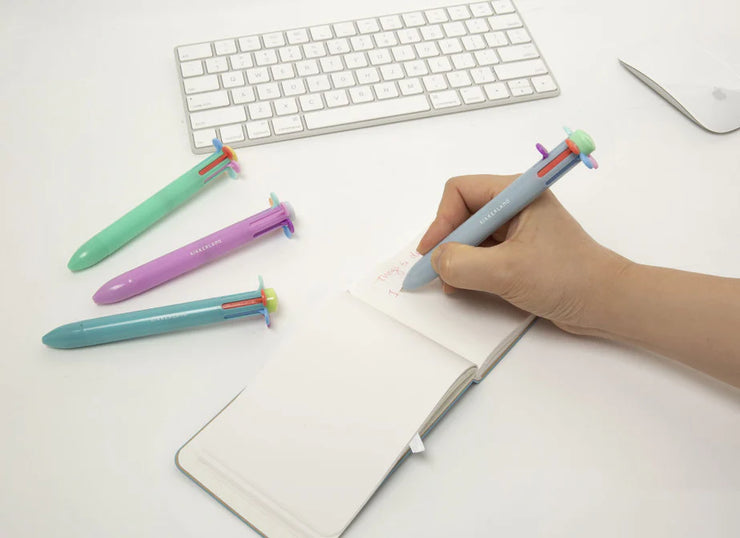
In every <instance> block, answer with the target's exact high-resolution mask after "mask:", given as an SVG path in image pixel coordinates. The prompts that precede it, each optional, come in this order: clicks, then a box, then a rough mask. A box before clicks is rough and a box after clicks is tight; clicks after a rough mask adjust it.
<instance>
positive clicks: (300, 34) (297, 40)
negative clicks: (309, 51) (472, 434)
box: [285, 28, 308, 45]
mask: <svg viewBox="0 0 740 538" xmlns="http://www.w3.org/2000/svg"><path fill="white" fill-rule="evenodd" d="M285 35H286V36H287V38H288V43H290V44H291V45H301V44H303V43H308V32H307V31H306V29H305V28H299V29H298V30H289V31H287V32H286V33H285Z"/></svg>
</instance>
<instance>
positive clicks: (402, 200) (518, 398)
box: [0, 0, 740, 538]
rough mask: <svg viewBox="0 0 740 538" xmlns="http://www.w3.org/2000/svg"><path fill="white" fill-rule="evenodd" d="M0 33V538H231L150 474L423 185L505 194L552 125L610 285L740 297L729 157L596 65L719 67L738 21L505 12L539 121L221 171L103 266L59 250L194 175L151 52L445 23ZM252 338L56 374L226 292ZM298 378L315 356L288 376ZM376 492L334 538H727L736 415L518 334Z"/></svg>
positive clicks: (708, 10) (513, 115)
mask: <svg viewBox="0 0 740 538" xmlns="http://www.w3.org/2000/svg"><path fill="white" fill-rule="evenodd" d="M5 4H6V5H4V6H3V9H2V12H3V14H2V21H0V49H2V50H3V54H2V58H1V59H0V65H2V69H0V77H1V78H0V102H1V103H2V104H0V110H1V116H0V121H1V124H2V128H3V142H2V145H0V162H1V163H2V166H3V173H2V182H0V192H2V194H1V195H0V218H1V219H2V235H3V248H2V252H3V255H2V263H1V264H0V286H2V295H1V296H2V299H3V306H2V319H1V322H0V327H2V328H1V329H0V330H1V331H2V338H0V484H1V486H0V536H3V537H6V536H7V537H39V536H56V537H72V536H74V537H82V536H91V537H93V536H106V537H115V536H121V537H123V536H126V537H128V536H138V537H147V536H152V537H154V536H157V537H161V536H180V537H184V536H219V537H231V536H233V537H237V536H238V537H247V536H256V535H255V534H254V532H253V531H252V530H251V529H249V527H247V526H246V525H245V524H244V523H242V522H241V521H240V520H239V519H237V518H236V517H235V516H233V515H232V514H231V513H230V512H228V511H227V510H226V509H225V508H224V507H223V506H221V505H220V504H218V503H217V502H216V501H214V500H213V499H212V498H211V497H209V496H208V495H207V494H206V493H205V492H203V491H202V490H201V489H200V488H199V487H197V486H196V485H195V484H194V483H193V482H191V481H190V480H189V479H187V478H186V477H185V476H184V475H183V474H182V473H180V472H179V471H178V470H177V469H176V467H175V465H174V461H173V458H174V454H175V451H176V450H177V449H178V448H179V447H180V445H181V444H182V443H183V442H185V441H186V440H187V439H188V438H189V437H190V436H191V435H192V434H193V433H194V432H196V431H197V430H198V429H199V428H200V427H201V426H202V425H203V424H204V423H205V422H206V421H207V420H208V419H210V418H211V417H212V416H213V415H214V414H215V413H216V412H217V411H218V410H220V409H221V408H222V406H223V405H224V404H225V403H226V402H228V401H229V400H230V399H231V398H232V397H233V396H234V395H235V394H236V393H237V392H239V391H240V390H241V389H242V388H243V387H244V386H245V385H247V384H249V383H250V380H251V379H253V377H254V375H255V374H256V372H257V371H258V370H259V369H260V367H261V366H262V365H263V364H264V363H265V361H268V360H269V359H270V357H271V355H272V354H273V353H274V348H275V346H276V345H277V344H278V343H279V342H281V341H282V340H283V339H284V338H285V337H286V336H287V335H289V334H290V333H291V332H292V331H293V330H294V328H295V327H296V326H297V325H298V324H300V323H301V320H302V319H303V318H305V317H306V316H310V315H311V311H312V310H311V305H312V304H313V303H315V302H316V301H321V299H322V297H324V296H326V294H327V293H330V292H332V291H335V290H336V289H338V287H340V286H343V285H344V284H346V283H347V282H348V281H349V280H350V279H352V278H353V277H354V276H357V275H359V274H361V273H362V272H363V271H364V270H365V268H366V267H368V265H369V264H371V263H373V262H376V261H378V259H380V257H381V256H382V255H383V254H385V253H387V252H388V251H389V250H390V249H392V248H394V245H397V246H400V245H401V244H402V243H403V242H404V241H406V240H407V239H408V238H409V237H411V236H413V235H414V234H416V233H417V232H419V231H420V230H421V229H422V228H423V227H424V226H425V225H426V224H427V223H428V222H429V221H430V219H431V218H432V216H433V214H434V211H435V209H436V204H437V202H438V200H439V197H440V194H441V190H442V186H443V184H444V181H445V180H446V179H447V178H448V177H451V176H454V175H460V174H465V173H481V172H485V173H510V172H516V171H521V170H523V169H525V168H526V167H528V166H529V165H530V164H531V162H533V159H534V158H536V157H537V153H536V152H535V150H534V144H535V142H538V141H539V142H542V143H543V144H545V145H546V146H552V145H554V144H556V143H557V142H559V141H560V140H561V139H562V137H563V133H562V130H561V129H560V127H561V125H563V124H568V125H570V126H573V127H578V128H583V129H585V130H587V131H588V132H589V133H591V134H592V136H593V137H594V139H595V140H596V142H597V145H598V149H597V152H596V155H597V157H598V160H599V161H600V164H601V168H600V170H599V171H597V172H592V173H591V172H589V173H587V172H586V171H585V169H584V170H581V171H577V172H575V173H574V174H573V175H572V176H571V177H569V178H568V179H567V181H563V182H561V183H558V185H556V186H555V188H554V191H555V192H556V194H557V195H558V196H559V197H560V199H561V200H562V201H563V203H564V204H565V205H566V206H567V208H568V209H569V210H570V211H571V212H572V213H573V214H574V215H575V216H576V217H577V218H578V220H579V221H580V222H581V223H582V224H583V226H584V227H585V228H586V229H587V230H588V231H589V232H590V233H591V234H592V235H593V236H594V237H595V238H596V239H597V240H599V241H600V242H602V243H603V244H605V245H607V246H609V247H611V248H613V249H614V250H617V251H618V252H620V253H622V254H624V255H626V256H628V257H631V258H632V259H634V260H637V261H640V262H645V263H653V264H659V265H665V266H670V267H676V268H681V269H688V270H693V271H702V272H708V273H714V274H721V275H727V276H734V277H738V276H740V249H739V248H738V245H739V244H740V216H739V215H740V152H739V151H738V148H740V144H739V142H740V132H735V133H733V134H729V135H722V136H718V135H713V134H710V133H707V132H705V131H703V130H701V129H699V128H698V127H696V126H695V125H694V124H693V123H691V122H690V121H689V120H687V119H686V118H685V117H684V116H682V115H681V114H679V113H678V112H677V111H676V110H675V109H674V108H672V107H671V106H670V105H668V104H667V103H666V102H665V101H663V100H662V99H660V98H659V97H658V96H657V95H656V94H654V93H653V92H651V91H650V90H648V89H647V88H646V87H645V86H643V85H642V84H641V83H640V82H638V81H637V80H636V79H635V78H634V77H633V76H632V75H630V74H629V73H627V72H626V71H625V70H624V69H623V68H622V67H621V66H620V65H619V64H618V62H617V59H616V58H617V55H618V53H619V50H620V49H619V47H620V44H623V43H626V42H627V41H629V40H632V39H639V38H641V37H644V36H648V35H649V34H650V33H651V32H653V33H660V32H670V31H678V30H679V29H681V28H684V27H686V28H688V27H690V25H691V24H692V23H693V24H695V25H698V26H696V27H695V28H694V30H693V32H689V33H687V34H686V35H687V36H689V37H687V38H690V36H693V35H698V36H705V37H706V36H710V37H711V39H712V40H714V42H715V43H717V44H720V45H722V46H723V49H724V52H725V53H726V56H727V57H728V59H729V60H730V61H732V62H734V63H735V65H740V46H738V38H737V36H738V35H740V7H739V5H738V3H737V2H733V1H731V0H727V1H724V2H722V1H719V0H714V1H708V2H675V1H668V0H662V1H660V2H643V1H637V0H629V1H627V2H607V1H600V2H590V3H585V2H578V1H574V0H563V1H560V2H555V1H552V2H546V1H544V0H521V2H520V4H519V5H520V9H521V11H522V13H523V15H524V17H525V19H526V21H527V23H528V24H529V26H530V29H531V30H532V33H533V35H534V37H535V39H536V40H537V42H538V44H539V45H540V48H541V49H542V51H543V53H544V55H545V57H546V59H547V60H548V62H549V64H550V66H551V67H552V69H553V72H554V73H555V75H556V77H557V79H558V81H559V83H560V85H561V87H562V95H561V96H559V97H557V98H555V99H550V100H543V101H538V102H532V103H528V104H519V105H515V106H510V107H503V108H492V109H488V110H482V111H477V112H468V113H464V114H457V115H450V116H445V117H440V118H435V119H425V120H419V121H413V122H407V123H401V124H396V125H390V126H383V127H375V128H371V129H362V130H357V131H352V132H347V133H342V134H334V135H329V136H321V137H315V138H311V139H304V140H297V141H292V142H284V143H279V144H273V145H267V146H261V147H256V148H254V149H249V150H244V149H243V150H239V151H238V153H239V155H240V158H241V163H242V164H243V166H244V169H245V174H244V175H243V177H242V178H241V179H239V180H238V181H231V180H227V179H224V180H220V182H219V184H217V185H214V186H213V187H211V188H210V189H209V190H207V191H206V192H204V193H203V194H202V195H200V196H199V198H198V199H197V201H194V202H193V203H192V204H190V205H188V206H187V207H185V208H183V209H182V210H180V211H178V212H177V213H175V214H173V215H171V216H170V217H168V218H167V219H166V220H165V221H163V222H162V223H160V224H159V225H157V226H156V227H154V228H153V229H151V230H150V231H148V232H147V233H146V234H144V235H143V236H142V237H140V238H139V239H137V240H136V241H134V242H133V243H131V244H130V245H128V246H126V247H125V248H124V249H123V250H121V251H119V252H118V253H117V254H115V255H114V256H112V257H110V258H109V259H107V260H105V261H104V262H103V263H100V264H99V265H97V266H95V267H93V268H91V269H89V270H86V271H84V272H81V273H78V274H72V273H71V272H69V271H68V270H67V268H66V263H67V260H68V259H69V257H70V255H71V254H72V253H73V252H74V251H75V250H76V249H77V247H78V246H79V245H80V244H81V243H82V242H83V241H85V240H86V239H87V238H88V237H89V236H91V235H92V234H93V233H95V232H97V231H99V229H101V228H102V227H104V226H105V225H107V224H109V222H110V221H111V220H112V218H114V217H118V216H119V215H120V214H122V213H124V212H125V211H127V210H128V209H130V208H131V207H132V206H133V205H134V204H136V203H138V202H139V201H141V200H143V199H144V198H145V197H147V196H148V195H150V194H151V193H153V192H154V191H155V190H157V189H158V188H160V187H161V186H162V185H164V184H166V183H167V182H169V181H171V180H172V179H174V178H175V177H177V176H178V175H180V174H181V173H182V172H184V171H185V170H187V169H188V168H190V167H191V166H193V165H194V164H196V163H197V162H199V161H200V160H201V159H202V157H201V156H195V155H193V154H192V153H191V152H190V149H189V146H188V143H187V140H186V129H185V125H184V121H185V120H184V114H183V110H182V103H181V99H180V94H179V89H178V83H177V79H176V76H175V66H174V60H173V47H174V46H175V45H180V44H186V43H192V42H197V41H202V40H208V39H216V38H221V37H231V36H236V35H245V34H248V33H251V32H260V31H269V30H279V29H285V28H291V27H298V26H308V25H314V24H319V23H325V22H333V21H336V20H344V19H351V18H360V17H363V16H372V15H382V14H386V13H394V12H400V11H407V10H413V9H417V8H426V7H432V6H435V5H445V2H443V1H439V0H404V1H393V0H376V1H375V2H373V3H368V2H341V1H338V0H331V1H330V0H323V1H322V2H321V3H320V6H319V3H318V2H300V1H297V0H280V1H275V0H272V1H267V0H261V1H252V2H244V1H239V2H237V1H232V0H224V1H221V2H202V1H200V2H194V1H183V0H178V1H176V2H175V1H170V2H144V1H130V2H125V3H123V2H118V3H105V2H94V1H90V0H88V1H83V0H81V1H77V2H58V3H54V2H41V1H40V0H35V1H28V2H14V3H10V2H6V3H5ZM270 191H275V192H276V193H277V194H278V195H279V196H280V197H281V199H284V200H288V201H290V202H291V203H292V204H293V205H294V207H295V210H296V212H297V214H298V216H299V220H298V222H297V224H296V231H297V234H296V237H295V238H294V239H293V240H292V241H290V242H289V241H288V240H287V239H285V238H283V237H281V236H279V235H275V236H273V237H270V238H269V239H264V240H262V241H260V242H258V243H256V244H253V245H252V246H250V247H247V248H245V249H243V250H242V251H240V252H239V253H236V254H234V255H232V256H229V257H228V258H227V259H224V260H221V261H219V262H217V263H214V264H212V265H210V266H209V267H207V268H203V269H201V270H199V271H197V272H194V273H191V274H190V275H188V276H186V277H183V278H180V279H178V280H177V281H175V282H172V283H170V284H168V285H165V286H161V287H160V288H158V289H155V290H153V291H151V292H149V293H147V294H144V295H143V296H140V297H138V298H135V299H132V300H130V301H128V302H125V303H122V304H119V305H114V306H110V307H100V306H96V305H95V304H93V302H92V300H91V298H90V297H91V296H92V293H93V292H94V291H95V290H96V289H97V288H98V287H99V286H100V285H101V284H102V283H103V282H105V281H106V280H108V279H109V278H111V277H112V276H114V275H116V274H119V273H120V272H122V271H124V270H126V269H129V268H131V267H133V266H135V265H138V264H140V263H143V262H144V261H147V260H149V259H151V258H153V257H155V256H158V255H160V254H162V253H163V252H167V251H168V250H171V249H172V248H174V247H176V246H180V245H183V244H185V243H187V242H189V241H191V240H193V239H195V238H197V237H201V236H202V235H205V234H206V233H209V232H211V231H212V230H216V229H218V228H221V227H223V226H225V225H227V224H230V223H232V222H235V221H237V220H240V219H242V218H244V217H246V216H248V215H250V214H253V213H255V212H257V211H259V210H262V209H264V208H266V207H267V197H268V194H269V192H270ZM258 274H262V275H264V277H265V282H266V283H267V285H268V286H272V287H274V288H275V289H276V290H277V292H278V294H279V296H280V298H281V306H282V308H281V310H280V311H279V312H278V313H277V314H276V315H275V323H274V326H273V328H272V329H270V330H267V329H265V327H264V326H263V325H262V324H261V323H260V322H259V321H257V320H252V321H246V322H244V323H232V324H224V325H221V326H212V327H209V328H203V329H200V330H195V331H191V332H186V333H181V334H174V335H173V334H170V335H166V336H161V337H156V338H149V339H140V340H137V341H130V342H125V343H119V344H113V345H108V346H100V347H96V348H88V349H82V350H76V351H60V350H54V349H49V348H46V347H45V346H43V345H42V344H41V336H42V335H43V334H44V333H46V332H47V331H49V330H50V329H52V328H54V327H56V326H58V325H60V324H63V323H66V322H70V321H74V320H79V319H85V318H90V317H96V316H99V315H105V314H110V313H116V312H122V311H128V310H134V309H140V308H148V307H152V306H157V305H163V304H170V303H176V302H183V301H187V300H193V299H198V298H204V297H211V296H217V295H223V294H227V293H233V292H236V291H242V290H250V289H254V288H255V287H256V283H257V275H258ZM309 352H320V350H310V351H309ZM426 444H427V452H426V453H425V454H424V455H422V456H419V457H413V458H410V459H409V460H408V461H407V462H405V463H404V464H403V466H402V467H401V468H400V469H399V471H398V472H396V473H395V474H394V475H393V476H392V477H391V479H390V480H389V481H388V482H387V483H386V484H385V485H384V486H383V487H382V488H381V490H380V491H379V492H378V494H377V495H375V496H374V498H373V499H372V500H371V502H370V503H369V504H368V506H367V507H366V508H365V510H364V511H363V512H362V513H361V514H360V516H359V517H358V518H357V520H356V521H355V522H354V523H353V524H352V526H351V527H350V528H349V530H348V532H347V534H346V536H351V537H354V538H360V537H365V536H389V537H390V536H392V537H396V536H399V537H400V536H425V537H443V536H527V537H529V536H569V537H572V536H584V537H586V536H589V537H590V536H625V535H638V536H651V537H654V536H671V537H675V536H696V535H701V536H738V535H740V463H738V454H739V453H740V392H738V391H737V390H734V389H732V388H730V387H728V386H726V385H723V384H721V383H718V382H716V381H714V380H712V379H709V378H707V377H705V376H703V375H700V374H698V373H696V372H693V371H691V370H689V369H687V368H685V367H682V366H678V365H676V364H674V363H672V362H671V361H668V360H665V359H661V358H658V357H655V356H652V355H650V354H648V353H644V352H641V351H637V350H634V349H631V348H628V347H625V346H620V345H616V344H613V343H607V342H603V341H598V340H594V339H587V338H578V337H574V336H571V335H568V334H565V333H562V332H560V331H558V330H557V329H555V328H554V327H553V326H552V325H550V324H549V323H547V322H544V321H540V322H538V323H537V325H536V326H535V327H534V329H533V330H531V331H530V332H529V333H528V334H527V335H526V337H525V338H524V339H523V340H522V341H521V342H520V343H519V344H518V345H517V346H516V347H515V348H514V350H513V351H512V352H511V353H510V355H509V356H508V357H507V358H506V359H505V360H504V361H503V363H502V364H501V365H500V366H498V367H497V368H496V370H495V371H494V372H493V373H492V374H491V375H490V376H489V377H488V378H487V379H486V380H485V382H484V383H482V384H481V385H480V386H477V387H475V389H474V390H472V391H470V392H469V393H468V395H467V396H466V397H465V398H464V399H462V401H461V402H460V403H459V404H458V405H457V406H456V407H455V408H454V409H453V411H452V412H451V413H450V414H449V415H448V416H447V417H446V418H445V420H444V421H442V423H441V424H440V425H439V426H438V427H437V428H436V430H435V431H434V432H433V433H432V434H431V436H430V437H428V439H427V443H426Z"/></svg>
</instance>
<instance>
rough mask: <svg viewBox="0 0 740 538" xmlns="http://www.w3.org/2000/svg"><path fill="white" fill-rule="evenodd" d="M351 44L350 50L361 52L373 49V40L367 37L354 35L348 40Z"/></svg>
mask: <svg viewBox="0 0 740 538" xmlns="http://www.w3.org/2000/svg"><path fill="white" fill-rule="evenodd" d="M350 43H351V44H352V50H356V51H362V50H370V49H372V48H373V46H374V45H373V39H372V38H371V37H370V36H367V35H356V36H354V37H351V38H350Z"/></svg>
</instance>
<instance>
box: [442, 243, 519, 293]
mask: <svg viewBox="0 0 740 538" xmlns="http://www.w3.org/2000/svg"><path fill="white" fill-rule="evenodd" d="M511 258H512V252H511V247H510V246H509V245H508V244H507V243H502V244H500V245H495V246H492V247H471V246H469V245H463V244H461V243H443V244H441V245H439V246H438V247H437V248H436V249H435V250H434V252H433V253H432V258H431V262H432V268H433V269H434V270H435V271H436V272H437V274H438V275H439V278H441V279H442V281H444V282H445V283H446V284H449V285H450V286H453V287H455V288H460V289H466V290H477V291H486V292H489V293H493V294H495V295H503V294H504V293H505V290H506V289H508V288H509V287H510V283H511V280H512V278H513V276H514V275H513V271H512V270H511V266H512V264H511Z"/></svg>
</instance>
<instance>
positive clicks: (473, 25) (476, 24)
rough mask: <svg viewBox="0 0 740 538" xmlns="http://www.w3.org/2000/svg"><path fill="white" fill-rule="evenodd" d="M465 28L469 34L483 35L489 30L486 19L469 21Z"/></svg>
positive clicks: (466, 22)
mask: <svg viewBox="0 0 740 538" xmlns="http://www.w3.org/2000/svg"><path fill="white" fill-rule="evenodd" d="M465 27H466V28H467V29H468V33H469V34H482V33H484V32H487V31H488V30H489V28H488V24H486V20H485V19H471V20H469V21H465Z"/></svg>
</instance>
